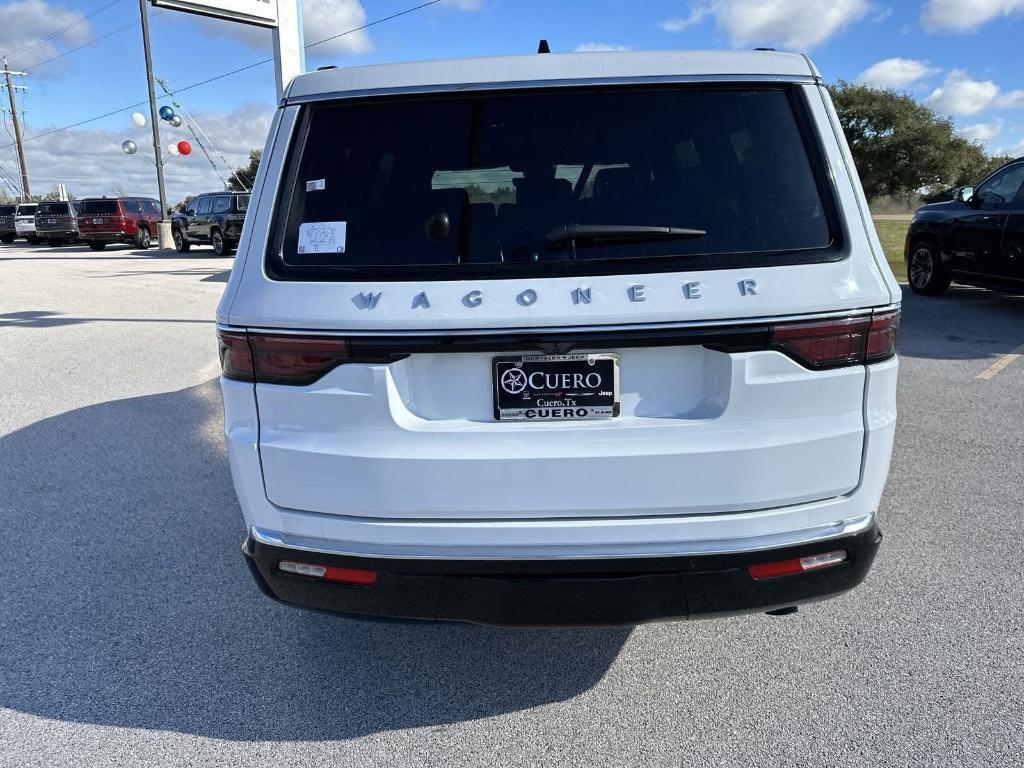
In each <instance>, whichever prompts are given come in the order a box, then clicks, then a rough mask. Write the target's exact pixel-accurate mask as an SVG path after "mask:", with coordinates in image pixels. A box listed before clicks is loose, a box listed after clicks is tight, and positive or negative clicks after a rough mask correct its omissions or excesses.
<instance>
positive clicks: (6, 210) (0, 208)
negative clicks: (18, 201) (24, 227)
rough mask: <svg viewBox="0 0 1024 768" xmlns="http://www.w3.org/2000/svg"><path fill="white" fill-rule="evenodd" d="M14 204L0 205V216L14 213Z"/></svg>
mask: <svg viewBox="0 0 1024 768" xmlns="http://www.w3.org/2000/svg"><path fill="white" fill-rule="evenodd" d="M14 209H15V206H13V205H0V216H10V215H12V214H13V213H14Z"/></svg>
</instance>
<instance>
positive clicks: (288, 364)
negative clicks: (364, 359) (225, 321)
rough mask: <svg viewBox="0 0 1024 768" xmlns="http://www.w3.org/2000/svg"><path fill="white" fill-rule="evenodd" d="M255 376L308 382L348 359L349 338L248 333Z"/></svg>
mask: <svg viewBox="0 0 1024 768" xmlns="http://www.w3.org/2000/svg"><path fill="white" fill-rule="evenodd" d="M249 342H250V344H251V346H252V354H253V364H254V367H255V369H256V380H257V381H258V382H260V383H262V384H311V383H312V382H314V381H316V380H317V379H319V378H320V377H321V376H323V375H324V374H325V373H327V372H328V371H329V370H331V369H332V368H334V367H336V366H338V365H340V364H341V363H344V362H346V361H347V360H348V359H349V353H348V342H347V341H345V340H344V339H338V338H334V337H330V336H266V335H264V334H259V333H253V334H250V335H249Z"/></svg>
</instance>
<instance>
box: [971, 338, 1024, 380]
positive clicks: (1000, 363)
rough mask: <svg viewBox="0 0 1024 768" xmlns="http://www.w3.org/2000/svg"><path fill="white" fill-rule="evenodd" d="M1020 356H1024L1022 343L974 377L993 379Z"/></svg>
mask: <svg viewBox="0 0 1024 768" xmlns="http://www.w3.org/2000/svg"><path fill="white" fill-rule="evenodd" d="M1019 357H1024V344H1021V345H1020V346H1019V347H1017V348H1016V349H1015V350H1013V352H1007V353H1006V354H1005V355H1003V356H1002V357H1000V358H999V359H998V360H996V361H995V362H994V363H992V365H990V366H989V367H988V368H986V369H985V370H984V371H982V372H981V373H979V374H978V375H977V376H975V377H974V378H976V379H991V378H993V377H994V376H995V375H996V374H997V373H999V372H1000V371H1001V370H1003V369H1004V368H1006V367H1007V366H1008V365H1010V363H1012V362H1013V361H1014V360H1016V359H1017V358H1019Z"/></svg>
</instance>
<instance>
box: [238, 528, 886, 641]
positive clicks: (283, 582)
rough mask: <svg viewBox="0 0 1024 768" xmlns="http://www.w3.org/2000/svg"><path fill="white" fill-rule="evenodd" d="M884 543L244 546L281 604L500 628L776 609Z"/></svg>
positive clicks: (834, 580)
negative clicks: (581, 552) (605, 551)
mask: <svg viewBox="0 0 1024 768" xmlns="http://www.w3.org/2000/svg"><path fill="white" fill-rule="evenodd" d="M881 539H882V536H881V533H880V532H879V530H878V528H877V526H875V525H872V526H871V527H870V528H867V529H865V530H862V531H860V532H858V533H855V534H852V535H848V536H842V537H838V538H833V539H828V540H824V541H818V542H814V543H808V544H800V545H796V546H788V547H781V548H775V549H764V550H759V551H755V552H743V553H733V554H715V555H699V556H680V557H645V558H619V559H614V558H613V559H587V560H424V559H394V558H367V557H350V556H345V555H339V554H333V553H324V552H315V551H310V550H308V549H299V548H292V547H285V546H278V545H275V544H269V543H266V542H265V541H263V540H260V537H258V536H257V535H253V534H252V533H251V534H250V535H249V536H248V537H247V538H246V540H245V543H244V545H243V547H242V552H243V554H244V555H245V559H246V562H247V563H248V565H249V568H250V570H251V572H252V575H253V578H254V579H255V580H256V583H257V585H258V586H259V587H260V589H261V590H262V591H263V592H264V593H265V594H266V595H268V596H269V597H271V598H273V599H275V600H279V601H281V602H285V603H290V604H294V605H298V606H302V607H306V608H313V609H318V610H325V611H330V612H338V613H346V614H355V615H358V616H362V617H368V618H398V619H417V620H429V621H461V622H470V623H474V624H489V625H509V626H516V625H526V626H567V625H610V624H636V623H642V622H648V621H655V620H659V619H684V618H702V617H712V616H723V615H729V614H739V613H753V612H760V611H768V610H772V609H775V608H781V607H788V606H793V605H799V604H803V603H809V602H815V601H818V600H824V599H827V598H829V597H834V596H836V595H838V594H840V593H842V592H845V591H847V590H849V589H852V588H853V587H855V586H857V585H858V584H859V583H860V582H861V581H863V580H864V577H865V576H866V575H867V572H868V570H869V569H870V568H871V564H872V563H873V562H874V559H875V554H876V552H877V550H878V546H879V544H880V542H881ZM840 549H841V550H845V551H846V553H847V559H846V561H845V562H843V563H840V564H839V565H835V566H832V567H829V568H824V569H821V570H818V571H810V572H806V573H800V574H795V575H791V576H781V577H776V578H770V579H761V580H756V579H753V578H752V577H751V576H750V575H749V573H748V571H747V568H748V566H749V565H752V564H757V563H766V562H772V561H777V560H786V559H790V558H794V557H803V556H807V555H815V554H820V553H823V552H829V551H833V550H840ZM282 560H295V561H300V562H306V563H313V564H320V565H328V566H336V567H345V568H358V569H365V570H372V571H375V572H377V574H378V576H377V579H376V581H375V582H374V583H373V584H371V585H369V586H346V585H341V584H333V583H327V582H323V581H320V580H318V579H314V578H311V577H307V576H298V575H294V574H291V573H285V572H282V571H281V570H280V569H279V568H278V563H279V562H280V561H282Z"/></svg>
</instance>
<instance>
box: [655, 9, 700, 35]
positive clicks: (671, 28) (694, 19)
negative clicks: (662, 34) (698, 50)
mask: <svg viewBox="0 0 1024 768" xmlns="http://www.w3.org/2000/svg"><path fill="white" fill-rule="evenodd" d="M706 13H707V11H706V10H705V9H704V8H693V9H691V10H690V15H689V16H684V17H680V18H677V19H665V20H664V21H659V22H658V26H659V27H661V28H662V29H663V30H665V31H666V32H682V31H683V30H684V29H686V28H687V27H692V26H694V25H695V24H700V23H701V22H702V21H703V20H704V16H705V14H706Z"/></svg>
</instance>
